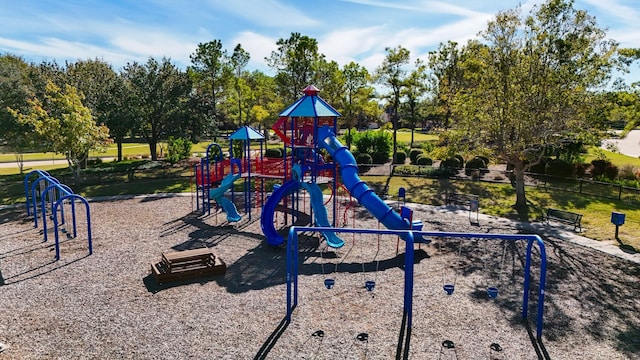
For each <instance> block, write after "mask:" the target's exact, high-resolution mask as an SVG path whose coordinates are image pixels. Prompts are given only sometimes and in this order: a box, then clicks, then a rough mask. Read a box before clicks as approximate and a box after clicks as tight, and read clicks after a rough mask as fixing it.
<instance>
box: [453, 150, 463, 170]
mask: <svg viewBox="0 0 640 360" xmlns="http://www.w3.org/2000/svg"><path fill="white" fill-rule="evenodd" d="M453 157H454V158H456V159H458V161H459V162H460V166H458V167H457V168H458V169H460V168H461V167H463V166H464V158H463V157H462V155H460V154H456V155H453Z"/></svg>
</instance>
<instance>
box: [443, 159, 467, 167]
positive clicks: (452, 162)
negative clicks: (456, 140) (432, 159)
mask: <svg viewBox="0 0 640 360" xmlns="http://www.w3.org/2000/svg"><path fill="white" fill-rule="evenodd" d="M440 167H441V168H451V169H460V168H461V167H462V164H461V163H460V159H458V158H457V157H449V158H446V159H444V160H442V161H441V162H440Z"/></svg>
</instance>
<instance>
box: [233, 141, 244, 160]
mask: <svg viewBox="0 0 640 360" xmlns="http://www.w3.org/2000/svg"><path fill="white" fill-rule="evenodd" d="M231 150H232V151H233V154H231V157H232V158H236V159H242V155H243V154H244V140H231Z"/></svg>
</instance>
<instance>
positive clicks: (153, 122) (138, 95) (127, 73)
mask: <svg viewBox="0 0 640 360" xmlns="http://www.w3.org/2000/svg"><path fill="white" fill-rule="evenodd" d="M123 75H124V77H125V79H126V81H127V85H128V92H129V94H130V96H131V100H130V103H131V105H130V106H131V107H130V109H131V110H130V112H131V116H134V117H135V118H137V119H139V123H140V124H141V126H140V129H139V131H141V132H142V134H143V136H144V137H145V139H146V140H147V143H148V144H149V151H150V152H151V159H152V160H157V159H158V152H157V145H158V142H159V141H160V140H163V139H167V138H168V137H169V136H171V135H173V136H176V137H181V136H188V135H189V134H185V133H184V132H185V130H186V129H185V128H184V127H183V126H184V123H183V120H184V115H185V107H186V106H187V104H188V99H189V94H190V92H191V81H190V79H189V77H188V76H187V74H186V73H184V72H182V71H181V70H180V69H178V68H177V67H176V66H175V65H174V64H173V63H172V62H171V61H170V60H169V59H167V58H163V59H162V60H161V61H160V62H158V61H157V60H156V59H154V58H149V60H148V61H147V62H146V63H145V64H140V63H137V62H134V63H129V64H127V65H126V66H125V67H124V73H123Z"/></svg>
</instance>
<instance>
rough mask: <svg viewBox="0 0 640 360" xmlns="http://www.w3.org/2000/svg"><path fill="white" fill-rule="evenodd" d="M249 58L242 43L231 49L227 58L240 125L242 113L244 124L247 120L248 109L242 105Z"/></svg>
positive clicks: (244, 100)
mask: <svg viewBox="0 0 640 360" xmlns="http://www.w3.org/2000/svg"><path fill="white" fill-rule="evenodd" d="M249 59H251V55H249V53H248V52H246V51H245V50H244V49H243V48H242V45H240V44H238V45H236V47H235V48H234V49H233V54H232V55H231V57H230V58H229V66H230V67H231V70H232V72H233V88H234V90H235V96H236V101H237V105H238V125H242V113H243V112H244V113H245V120H246V121H245V125H248V124H247V121H248V120H249V119H248V117H249V114H248V113H249V109H247V108H245V106H243V104H244V103H246V98H245V97H244V96H243V95H244V94H246V93H247V91H246V90H247V89H246V87H247V85H246V80H245V75H246V74H245V68H246V67H247V64H248V63H249Z"/></svg>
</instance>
